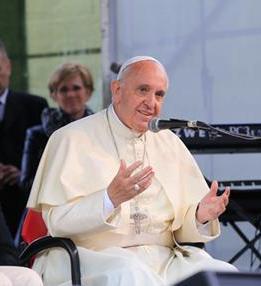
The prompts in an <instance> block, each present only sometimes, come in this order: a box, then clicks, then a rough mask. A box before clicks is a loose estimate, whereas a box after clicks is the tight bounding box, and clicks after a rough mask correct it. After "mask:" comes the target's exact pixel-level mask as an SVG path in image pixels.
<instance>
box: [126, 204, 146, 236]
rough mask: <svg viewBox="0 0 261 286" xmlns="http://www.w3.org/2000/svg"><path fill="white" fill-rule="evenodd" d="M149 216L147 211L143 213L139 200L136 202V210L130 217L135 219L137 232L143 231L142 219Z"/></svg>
mask: <svg viewBox="0 0 261 286" xmlns="http://www.w3.org/2000/svg"><path fill="white" fill-rule="evenodd" d="M147 217H148V216H147V215H146V214H145V213H142V212H141V210H140V208H139V206H138V202H137V201H136V202H135V206H134V211H133V212H132V213H131V214H130V218H131V219H133V220H134V226H135V233H136V234H140V233H141V221H142V220H144V219H146V218H147Z"/></svg>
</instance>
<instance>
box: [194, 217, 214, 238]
mask: <svg viewBox="0 0 261 286" xmlns="http://www.w3.org/2000/svg"><path fill="white" fill-rule="evenodd" d="M196 226H197V229H198V232H199V233H200V234H201V235H207V236H211V230H210V222H209V221H208V222H207V223H205V224H203V223H200V222H199V221H198V220H197V219H196Z"/></svg>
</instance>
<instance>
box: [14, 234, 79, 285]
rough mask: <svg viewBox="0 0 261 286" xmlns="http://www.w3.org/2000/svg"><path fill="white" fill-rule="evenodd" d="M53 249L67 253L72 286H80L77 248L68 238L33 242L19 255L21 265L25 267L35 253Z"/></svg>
mask: <svg viewBox="0 0 261 286" xmlns="http://www.w3.org/2000/svg"><path fill="white" fill-rule="evenodd" d="M53 247H61V248H63V249H65V250H66V251H67V253H68V254H69V257H70V262H71V277H72V284H73V286H80V285H81V271H80V259H79V254H78V250H77V247H76V246H75V244H74V242H73V241H72V240H71V239H69V238H64V237H52V236H45V237H42V238H39V239H36V240H34V241H33V242H32V243H30V244H29V245H28V246H26V247H25V249H24V250H23V251H22V252H21V254H20V255H19V259H20V262H21V264H22V265H25V264H27V263H28V262H29V260H30V259H31V258H32V257H33V256H35V255H36V254H37V253H39V252H41V251H43V250H45V249H48V248H53Z"/></svg>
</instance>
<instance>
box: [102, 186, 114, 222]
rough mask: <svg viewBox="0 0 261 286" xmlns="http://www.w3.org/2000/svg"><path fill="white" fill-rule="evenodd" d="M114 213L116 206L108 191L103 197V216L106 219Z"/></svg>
mask: <svg viewBox="0 0 261 286" xmlns="http://www.w3.org/2000/svg"><path fill="white" fill-rule="evenodd" d="M113 211H114V205H113V203H112V201H111V199H110V198H109V195H108V193H107V190H105V192H104V196H103V216H104V218H107V217H108V216H109V215H110V214H111V213H112V212H113Z"/></svg>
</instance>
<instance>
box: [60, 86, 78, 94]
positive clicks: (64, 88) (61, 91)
mask: <svg viewBox="0 0 261 286" xmlns="http://www.w3.org/2000/svg"><path fill="white" fill-rule="evenodd" d="M82 89H83V86H80V85H73V86H72V88H68V87H67V86H63V87H61V88H59V89H58V90H57V91H58V92H59V93H62V94H66V93H68V92H69V91H73V92H78V91H80V90H82Z"/></svg>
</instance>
